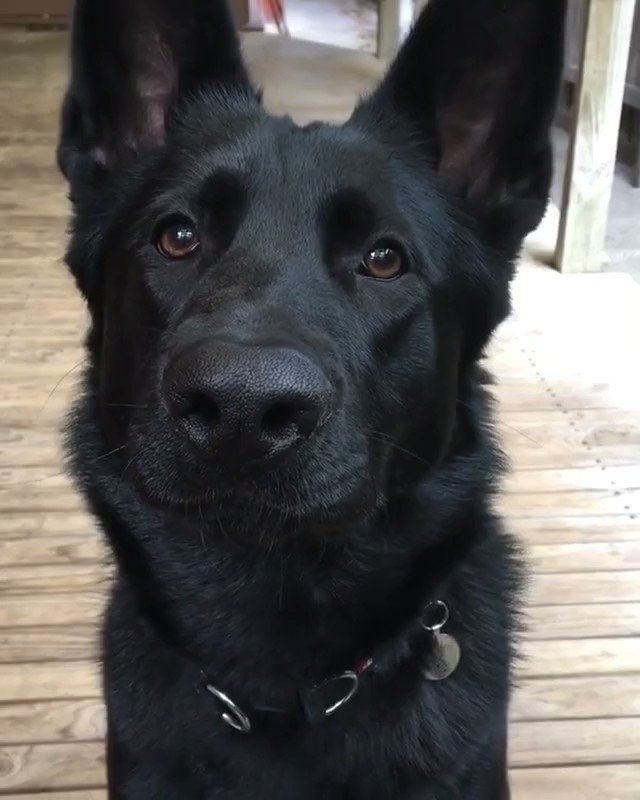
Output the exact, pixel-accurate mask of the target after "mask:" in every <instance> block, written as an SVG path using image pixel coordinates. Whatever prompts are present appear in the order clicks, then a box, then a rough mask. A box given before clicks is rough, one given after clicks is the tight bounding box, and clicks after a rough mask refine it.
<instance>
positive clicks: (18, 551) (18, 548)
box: [0, 535, 105, 565]
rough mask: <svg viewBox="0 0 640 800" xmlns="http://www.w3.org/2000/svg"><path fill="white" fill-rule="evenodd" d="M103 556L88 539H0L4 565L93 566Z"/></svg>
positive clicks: (97, 545)
mask: <svg viewBox="0 0 640 800" xmlns="http://www.w3.org/2000/svg"><path fill="white" fill-rule="evenodd" d="M104 555H105V554H104V550H103V545H102V543H101V542H100V541H99V540H98V538H97V537H95V536H90V535H87V536H48V537H39V538H37V539H34V538H33V537H29V538H25V539H8V540H3V539H0V563H1V564H6V565H12V564H67V563H79V562H81V563H84V562H91V563H96V562H98V561H99V560H100V559H102V558H104Z"/></svg>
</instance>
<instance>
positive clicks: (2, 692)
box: [0, 661, 100, 703]
mask: <svg viewBox="0 0 640 800" xmlns="http://www.w3.org/2000/svg"><path fill="white" fill-rule="evenodd" d="M99 696H100V682H99V679H98V667H97V665H96V664H95V663H93V662H89V661H77V662H58V663H56V662H50V663H43V664H0V703H5V702H8V701H15V700H17V699H18V700H21V701H27V700H56V699H62V698H69V697H99Z"/></svg>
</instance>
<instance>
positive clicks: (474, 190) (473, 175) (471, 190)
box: [438, 65, 509, 197]
mask: <svg viewBox="0 0 640 800" xmlns="http://www.w3.org/2000/svg"><path fill="white" fill-rule="evenodd" d="M508 76H509V70H507V69H504V66H503V65H496V66H494V67H493V68H492V69H489V70H487V69H486V68H485V69H483V70H481V71H480V74H474V73H473V71H472V70H471V71H470V72H469V74H468V75H466V76H465V77H464V78H463V80H462V81H461V82H460V83H459V84H458V86H457V87H456V90H455V94H454V96H453V98H452V99H451V102H450V103H448V104H447V105H446V106H445V108H443V109H442V111H441V113H440V116H439V120H438V128H439V134H440V147H441V150H440V164H439V168H438V174H439V176H440V177H441V179H442V180H443V181H444V182H445V183H447V184H448V185H449V186H451V187H452V188H453V189H454V190H455V191H457V192H462V193H464V194H466V195H467V196H470V197H473V196H478V195H480V194H483V193H486V192H487V191H489V189H490V184H491V179H492V171H493V168H494V167H495V159H496V153H495V152H494V150H495V148H497V147H499V146H500V143H499V142H497V141H496V135H495V132H496V130H497V128H498V127H499V121H500V117H501V116H502V113H503V108H502V104H503V103H505V102H508V98H509V85H508V83H509V78H508Z"/></svg>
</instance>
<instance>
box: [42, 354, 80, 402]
mask: <svg viewBox="0 0 640 800" xmlns="http://www.w3.org/2000/svg"><path fill="white" fill-rule="evenodd" d="M86 363H87V359H86V357H85V358H83V359H81V360H80V361H78V363H77V364H74V365H73V367H71V369H68V370H67V371H66V372H65V373H64V375H63V376H62V377H61V378H59V379H58V381H56V384H55V386H54V387H53V389H52V390H51V391H50V392H49V394H48V395H47V399H46V400H45V401H44V403H43V404H42V407H41V409H40V413H42V412H43V411H44V410H45V408H46V407H47V403H48V402H49V401H50V400H51V398H52V397H53V395H54V394H55V393H56V392H57V390H58V389H59V388H60V386H62V384H63V383H64V381H65V380H66V379H67V378H68V377H69V375H71V373H72V372H75V371H76V370H77V369H79V368H80V367H82V366H84V365H85V364H86Z"/></svg>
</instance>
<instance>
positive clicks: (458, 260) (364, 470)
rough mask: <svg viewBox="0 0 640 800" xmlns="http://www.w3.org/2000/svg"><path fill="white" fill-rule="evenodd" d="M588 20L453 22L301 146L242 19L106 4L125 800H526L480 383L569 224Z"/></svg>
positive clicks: (94, 413) (102, 401) (90, 38)
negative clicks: (547, 243) (514, 292)
mask: <svg viewBox="0 0 640 800" xmlns="http://www.w3.org/2000/svg"><path fill="white" fill-rule="evenodd" d="M563 5H564V4H563V2H562V1H561V0H431V2H430V3H429V5H428V6H427V10H426V12H425V13H424V14H423V16H422V17H421V19H420V20H419V22H418V23H417V25H416V26H415V29H414V31H413V33H412V34H411V36H410V38H409V40H408V41H407V43H406V44H405V46H404V47H403V49H402V50H401V52H400V54H399V56H398V58H397V60H396V62H395V64H394V65H393V66H392V67H391V70H390V72H389V73H388V75H387V77H386V79H385V80H384V81H383V83H382V85H381V86H380V87H379V89H378V90H377V91H376V92H375V93H374V94H373V95H372V96H371V97H369V98H368V99H366V100H364V101H363V102H362V103H361V104H360V105H359V106H358V107H357V109H356V110H355V112H354V114H353V116H352V117H351V119H350V120H349V121H348V122H347V123H346V124H345V125H344V126H342V127H331V126H326V125H320V124H314V125H310V126H307V127H304V128H299V127H297V126H296V125H295V124H294V123H293V122H292V121H291V120H290V119H286V118H284V119H283V118H275V117H272V116H269V115H268V114H267V113H266V112H265V111H264V110H263V108H262V107H261V104H260V100H259V98H258V95H257V93H256V91H255V90H254V89H253V88H252V85H251V83H250V81H249V79H248V77H247V74H246V71H245V68H244V66H243V63H242V60H241V57H240V54H239V50H238V44H237V40H236V36H235V33H234V31H233V26H232V23H231V21H230V19H229V17H228V15H227V12H226V10H225V9H223V8H222V7H220V5H219V4H217V3H216V1H215V0H136V2H133V0H110V2H107V1H106V0H93V1H92V0H84V1H81V2H79V4H78V8H77V13H76V19H75V30H74V38H73V76H72V81H71V87H70V90H69V93H68V96H67V99H66V101H65V106H64V112H63V129H62V141H61V146H60V151H59V159H60V165H61V168H62V170H63V172H64V173H65V175H66V176H67V177H68V179H69V181H70V185H71V197H72V200H73V204H74V212H75V216H74V224H73V232H72V240H71V245H70V249H69V253H68V263H69V265H70V267H71V270H72V272H73V274H74V275H75V277H76V280H77V282H78V285H79V287H80V289H81V291H82V292H83V293H84V295H85V297H86V299H87V302H88V304H89V308H90V311H91V316H92V325H91V331H90V333H89V337H88V343H87V347H88V352H89V358H90V367H89V369H88V372H87V375H86V382H85V388H84V392H83V396H82V398H81V401H80V403H79V404H78V406H77V408H76V409H75V412H74V415H73V419H72V424H71V433H70V437H69V439H70V447H69V450H70V453H71V456H72V463H73V470H74V473H75V476H76V478H77V480H78V483H79V485H80V487H81V489H82V491H83V492H84V494H85V496H86V497H87V499H88V502H89V504H90V507H91V508H92V510H93V512H94V513H95V515H96V516H97V517H98V519H99V520H100V523H101V524H102V526H103V528H104V530H105V532H106V534H107V536H108V539H109V542H110V544H111V547H112V549H113V552H114V554H115V558H116V561H117V569H118V573H117V580H116V582H115V586H114V588H113V592H112V595H111V601H110V604H109V609H108V612H107V618H106V624H105V630H104V682H105V691H106V698H107V707H108V728H109V730H108V768H109V786H110V797H111V798H135V799H136V800H142V799H144V800H150V798H160V799H161V800H172V798H180V800H198V798H202V799H203V800H204V799H205V798H206V799H207V800H214V799H215V800H223V798H224V799H225V800H226V799H227V798H229V800H230V799H231V798H233V800H271V799H274V800H319V799H320V798H325V799H326V800H382V799H383V798H393V799H394V800H417V799H418V798H419V799H420V800H452V798H464V800H504V798H507V797H508V794H509V790H508V782H507V776H506V748H505V742H506V712H507V704H508V697H509V685H510V674H511V663H512V658H513V651H514V638H515V632H516V631H517V627H518V607H519V604H518V590H519V587H520V582H521V569H520V562H519V559H518V556H517V552H516V548H515V547H514V543H513V542H512V540H511V539H510V538H509V536H508V535H507V534H506V533H505V532H504V531H503V530H502V527H501V525H500V522H499V521H498V520H497V519H496V517H495V516H494V514H493V513H492V509H491V505H492V493H493V491H494V489H495V487H496V483H497V479H498V478H499V475H500V471H501V459H500V455H499V451H498V449H497V447H496V446H495V444H494V442H493V441H492V436H491V433H490V424H491V417H490V413H489V409H488V405H489V404H488V401H487V397H486V395H485V392H484V390H483V389H482V387H481V383H482V379H481V375H480V373H479V369H478V367H477V362H478V360H479V358H480V357H481V355H482V352H483V348H484V347H485V345H486V344H487V341H488V340H489V337H490V336H491V333H492V331H493V330H494V328H495V327H496V325H497V324H498V323H499V322H500V321H501V320H502V319H503V318H504V317H505V315H506V314H507V312H508V308H509V280H510V278H511V276H512V272H513V263H514V260H515V258H516V255H517V253H518V249H519V247H520V244H521V242H522V239H523V237H524V235H525V234H526V233H527V232H528V231H529V230H531V229H532V228H533V227H534V226H535V225H536V224H537V222H538V221H539V220H540V218H541V216H542V214H543V211H544V208H545V203H546V198H547V191H548V187H549V181H550V174H551V157H550V147H549V141H548V133H549V126H550V122H551V119H552V114H553V110H554V104H555V100H556V94H557V89H558V83H559V74H560V67H561V56H562V38H563V16H564V7H563ZM447 615H448V617H449V618H448V621H447V622H446V625H444V627H442V626H443V624H444V623H445V617H447Z"/></svg>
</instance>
